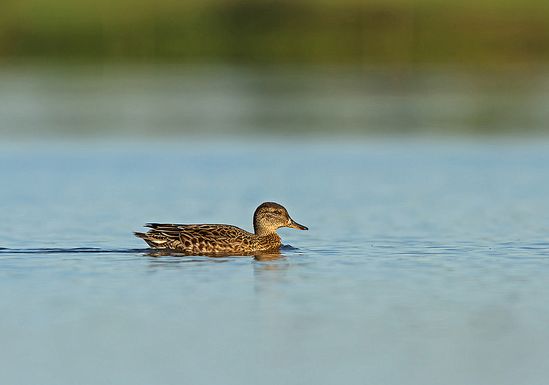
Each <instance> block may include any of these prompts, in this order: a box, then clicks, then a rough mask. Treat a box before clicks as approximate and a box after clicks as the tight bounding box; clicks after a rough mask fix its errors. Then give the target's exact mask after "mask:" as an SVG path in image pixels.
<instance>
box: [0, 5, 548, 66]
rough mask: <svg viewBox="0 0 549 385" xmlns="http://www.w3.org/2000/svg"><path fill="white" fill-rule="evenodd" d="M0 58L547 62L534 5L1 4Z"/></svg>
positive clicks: (542, 23)
mask: <svg viewBox="0 0 549 385" xmlns="http://www.w3.org/2000/svg"><path fill="white" fill-rule="evenodd" d="M0 15H1V16H0V26H1V28H0V55H1V56H2V57H3V58H4V59H10V58H48V59H51V58H56V59H63V60H74V59H86V60H89V59H91V60H118V59H126V60H177V61H199V60H200V61H203V60H208V61H212V60H214V61H230V62H238V63H242V62H245V63H273V62H275V63H300V64H301V63H307V64H317V63H329V64H352V65H356V64H359V65H372V64H383V65H394V66H416V65H426V64H449V65H465V66H474V67H477V66H491V67H497V68H500V67H508V66H512V65H524V64H533V63H536V62H540V61H541V62H545V61H547V60H549V2H547V1H542V0H533V1H532V0H530V1H520V0H507V1H495V0H479V1H474V2H473V1H468V2H463V1H460V2H448V1H441V0H419V1H411V0H384V1H381V0H377V1H356V0H337V1H336V0H316V1H315V0H294V1H265V0H203V1H195V0H190V1H189V0H187V1H176V0H160V1H155V0H116V1H111V0H78V1H71V0H4V1H3V2H2V5H0Z"/></svg>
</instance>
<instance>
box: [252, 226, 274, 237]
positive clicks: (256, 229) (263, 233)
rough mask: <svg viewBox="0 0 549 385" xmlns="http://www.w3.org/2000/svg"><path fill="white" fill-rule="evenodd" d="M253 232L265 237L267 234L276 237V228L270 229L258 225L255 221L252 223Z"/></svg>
mask: <svg viewBox="0 0 549 385" xmlns="http://www.w3.org/2000/svg"><path fill="white" fill-rule="evenodd" d="M254 233H255V235H257V236H260V237H265V236H268V235H275V236H277V237H278V234H277V233H276V229H272V228H269V227H265V226H260V225H258V224H257V223H254Z"/></svg>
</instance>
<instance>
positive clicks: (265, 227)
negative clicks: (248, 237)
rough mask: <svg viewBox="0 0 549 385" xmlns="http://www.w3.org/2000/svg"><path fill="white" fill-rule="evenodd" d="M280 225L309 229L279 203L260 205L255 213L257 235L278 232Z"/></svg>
mask: <svg viewBox="0 0 549 385" xmlns="http://www.w3.org/2000/svg"><path fill="white" fill-rule="evenodd" d="M280 227H291V228H292V229H298V230H309V229H308V228H307V227H305V226H303V225H300V224H299V223H297V222H296V221H294V220H293V219H292V218H291V217H290V215H289V214H288V211H287V210H286V209H285V208H284V207H283V206H281V205H279V204H278V203H274V202H265V203H262V204H261V205H259V207H258V208H257V209H256V210H255V213H254V231H255V234H256V235H267V234H272V233H274V232H276V229H278V228H280Z"/></svg>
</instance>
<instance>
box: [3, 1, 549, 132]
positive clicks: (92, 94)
mask: <svg viewBox="0 0 549 385" xmlns="http://www.w3.org/2000/svg"><path fill="white" fill-rule="evenodd" d="M548 63H549V2H547V1H541V0H530V1H519V0H507V1H495V0H479V1H475V2H473V1H470V2H469V1H468V2H447V1H440V0H419V1H411V0H385V1H381V0H377V1H356V0H340V1H335V0H316V1H315V0H296V1H261V0H256V1H252V0H203V1H194V0H191V1H175V0H161V1H153V0H132V1H128V0H117V1H111V0H108V1H107V0H78V1H69V0H4V1H2V2H1V3H0V65H1V69H0V81H2V85H3V87H2V90H0V102H2V104H3V106H4V107H0V114H1V115H0V117H2V121H3V123H1V124H0V133H2V132H4V133H9V134H14V135H19V134H21V133H29V132H30V133H32V134H33V135H35V134H39V133H43V134H45V135H47V134H48V133H50V132H52V131H56V132H63V133H65V134H69V133H74V132H80V133H81V132H84V131H85V132H88V133H100V134H105V133H109V132H110V133H113V132H117V133H125V132H127V131H131V132H140V133H142V134H150V133H151V130H154V132H155V133H156V134H158V133H164V134H173V133H198V132H201V133H203V132H210V133H219V132H229V133H232V132H244V133H246V134H249V133H252V132H253V133H255V132H271V133H296V132H298V133H317V132H322V133H336V132H337V133H341V132H346V133H381V134H387V133H402V132H406V133H422V132H426V133H449V132H450V133H457V132H459V133H463V132H464V133H490V134H492V133H509V132H511V133H536V134H539V133H545V132H546V131H547V129H546V128H545V125H546V124H545V122H546V121H547V120H548V119H549V116H548V112H547V110H549V105H548V102H547V99H548V95H549V80H548V77H547V71H546V68H547V64H548ZM75 99H76V100H75ZM99 99H103V100H99ZM132 99H133V101H132ZM174 99H175V100H178V101H179V103H177V102H175V101H174ZM78 100H79V101H78ZM63 103H64V104H63ZM170 106H171V107H170ZM147 112H148V113H147ZM153 127H154V129H153Z"/></svg>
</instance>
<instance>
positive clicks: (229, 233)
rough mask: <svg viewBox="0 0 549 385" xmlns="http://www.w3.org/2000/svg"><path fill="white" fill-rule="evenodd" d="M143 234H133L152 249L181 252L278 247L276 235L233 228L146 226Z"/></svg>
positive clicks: (278, 241)
mask: <svg viewBox="0 0 549 385" xmlns="http://www.w3.org/2000/svg"><path fill="white" fill-rule="evenodd" d="M145 226H147V227H150V228H151V230H149V231H148V232H147V233H146V234H144V233H136V235H137V236H138V237H140V238H143V239H144V240H145V242H147V243H148V244H149V246H151V247H153V248H155V249H167V250H175V251H180V252H184V253H200V254H203V253H206V254H217V253H240V252H253V251H267V250H275V249H278V248H279V247H280V237H279V236H278V235H277V234H276V233H273V234H270V235H266V236H258V235H255V234H252V233H250V232H248V231H246V230H242V229H241V228H238V227H236V226H232V225H221V224H219V225H217V224H207V225H182V224H167V223H148V224H146V225H145Z"/></svg>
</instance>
